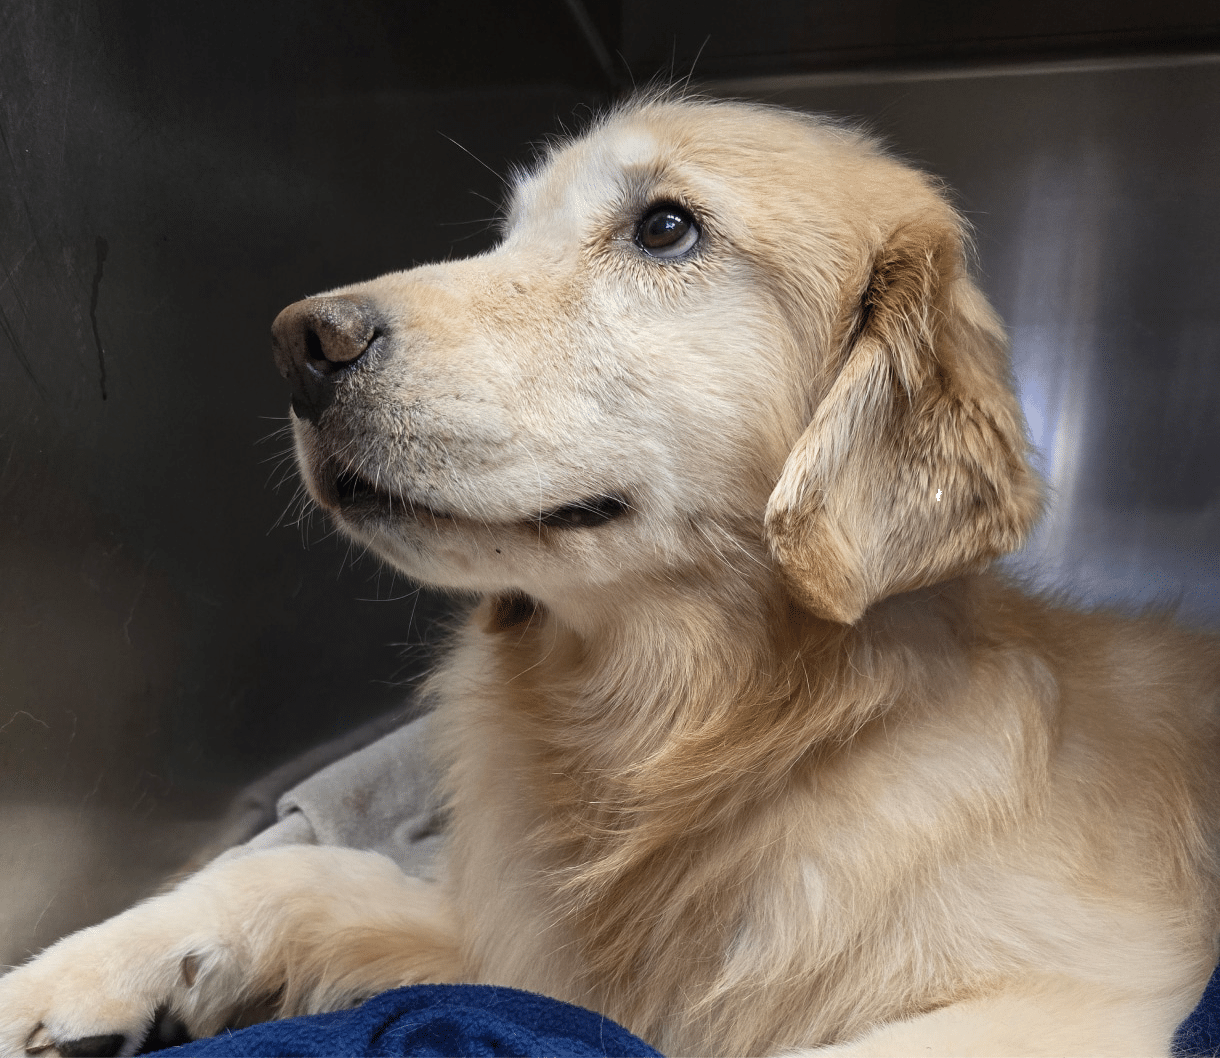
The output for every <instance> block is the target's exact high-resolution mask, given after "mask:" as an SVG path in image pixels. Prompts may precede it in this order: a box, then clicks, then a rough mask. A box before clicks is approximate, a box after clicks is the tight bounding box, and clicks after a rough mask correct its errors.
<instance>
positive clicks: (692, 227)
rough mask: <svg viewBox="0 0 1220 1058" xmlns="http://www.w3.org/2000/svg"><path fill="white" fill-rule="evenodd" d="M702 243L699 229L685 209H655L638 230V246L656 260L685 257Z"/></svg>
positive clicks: (636, 240)
mask: <svg viewBox="0 0 1220 1058" xmlns="http://www.w3.org/2000/svg"><path fill="white" fill-rule="evenodd" d="M698 241H699V226H698V225H697V224H696V223H695V220H694V218H693V217H692V216H691V215H690V214H689V213H687V212H686V210H684V209H683V208H682V207H681V206H673V205H664V206H655V207H653V208H652V209H650V210H649V211H648V212H647V213H645V214H644V216H643V218H642V219H641V220H640V223H639V227H637V228H636V229H635V244H636V245H637V246H638V247H639V248H640V249H641V250H643V251H644V252H645V253H646V254H649V255H650V256H652V257H661V258H666V259H669V258H673V257H681V256H682V255H683V254H685V253H688V252H689V251H690V250H691V249H692V248H693V247H694V245H695V243H697V242H698Z"/></svg>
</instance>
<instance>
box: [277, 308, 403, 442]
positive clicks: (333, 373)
mask: <svg viewBox="0 0 1220 1058" xmlns="http://www.w3.org/2000/svg"><path fill="white" fill-rule="evenodd" d="M383 332H384V326H383V324H382V322H381V318H380V316H379V315H378V314H377V313H376V312H375V311H374V309H373V307H372V306H371V305H370V304H369V303H368V302H367V301H364V300H363V299H361V298H357V297H349V296H346V295H342V294H341V295H338V296H335V297H325V298H306V299H305V300H304V301H298V302H296V303H295V304H293V305H289V306H288V308H286V309H284V311H283V312H281V313H280V314H279V315H278V316H277V317H276V318H275V322H274V323H273V324H272V325H271V349H272V353H273V355H274V356H275V365H276V367H278V368H279V371H280V374H281V375H283V376H284V378H285V379H287V380H288V384H289V385H290V386H291V387H292V410H293V411H294V412H295V413H296V415H297V417H298V418H301V419H307V420H308V421H309V422H311V423H314V424H315V425H316V424H317V421H318V418H319V417H320V416H321V414H322V412H324V411H325V410H326V409H327V407H329V405H330V403H331V401H332V400H334V396H335V387H336V384H337V383H338V382H339V381H340V380H341V379H342V378H343V376H344V375H345V374H346V373H347V372H349V371H351V370H352V369H353V368H354V367H355V366H356V365H357V364H358V363H360V361H361V359H362V358H363V357H364V356H365V354H367V353H368V352H369V350H370V349H371V348H372V347H373V344H374V343H375V342H376V341H377V339H378V338H380V337H381V335H382V334H383Z"/></svg>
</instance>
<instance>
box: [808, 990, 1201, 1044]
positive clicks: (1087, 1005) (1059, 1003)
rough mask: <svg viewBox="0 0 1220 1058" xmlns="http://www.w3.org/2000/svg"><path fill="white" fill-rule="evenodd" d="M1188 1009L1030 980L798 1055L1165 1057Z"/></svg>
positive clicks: (1169, 998) (1160, 998) (1164, 999)
mask: <svg viewBox="0 0 1220 1058" xmlns="http://www.w3.org/2000/svg"><path fill="white" fill-rule="evenodd" d="M1184 1005H1185V1008H1186V1009H1183V1006H1184ZM1189 1006H1190V1003H1189V1000H1185V1001H1184V999H1183V997H1182V995H1181V994H1179V993H1176V992H1175V993H1174V994H1173V995H1169V994H1168V993H1162V994H1159V995H1158V994H1155V993H1154V992H1152V991H1150V992H1149V994H1146V995H1138V996H1137V995H1130V994H1126V995H1117V994H1115V993H1114V992H1113V990H1111V989H1105V988H1102V987H1101V986H1099V985H1095V984H1088V983H1084V982H1076V981H1066V982H1059V983H1051V984H1046V985H1043V984H1038V983H1031V984H1030V986H1029V987H1027V988H1021V989H1013V990H1012V991H1011V992H1007V993H1001V994H996V995H991V996H986V997H982V998H979V999H972V1000H967V1001H964V1002H961V1003H952V1004H950V1005H949V1006H945V1007H941V1008H940V1009H939V1010H935V1011H932V1012H931V1013H928V1014H923V1015H920V1016H918V1017H914V1018H911V1019H910V1020H907V1021H897V1022H891V1023H889V1024H887V1025H882V1026H879V1027H878V1028H875V1029H872V1030H870V1031H869V1032H867V1033H865V1034H864V1036H862V1037H861V1038H860V1039H858V1040H855V1041H854V1042H852V1043H845V1044H839V1045H837V1046H833V1047H822V1048H818V1049H816V1050H811V1051H800V1052H797V1053H799V1055H800V1058H891V1056H893V1055H899V1054H901V1055H916V1054H926V1055H936V1056H938V1058H992V1056H1007V1058H1056V1056H1058V1058H1062V1056H1063V1055H1086V1054H1087V1055H1092V1056H1096V1058H1103V1056H1113V1058H1124V1056H1125V1058H1131V1056H1141V1058H1152V1056H1157V1055H1164V1056H1168V1054H1169V1048H1170V1041H1171V1037H1172V1035H1173V1030H1174V1028H1175V1027H1176V1026H1177V1024H1178V1023H1179V1022H1180V1021H1181V1019H1182V1018H1184V1017H1185V1016H1186V1014H1187V1013H1188V1012H1189ZM789 1058H796V1054H795V1053H794V1054H793V1055H790V1056H789Z"/></svg>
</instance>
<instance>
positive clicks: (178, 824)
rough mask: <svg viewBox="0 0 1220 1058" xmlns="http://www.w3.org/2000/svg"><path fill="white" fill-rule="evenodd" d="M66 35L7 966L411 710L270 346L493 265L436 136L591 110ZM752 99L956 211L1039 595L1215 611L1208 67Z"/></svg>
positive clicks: (818, 89)
mask: <svg viewBox="0 0 1220 1058" xmlns="http://www.w3.org/2000/svg"><path fill="white" fill-rule="evenodd" d="M59 6H60V5H39V4H35V3H17V4H14V5H10V6H9V7H6V8H4V9H3V10H2V11H0V19H3V22H2V23H0V29H2V30H3V32H0V132H2V133H3V143H2V144H0V151H2V152H3V153H2V154H0V848H2V849H3V850H4V855H3V856H2V857H0V893H2V894H3V896H2V897H0V962H2V961H5V960H13V959H17V958H20V957H22V956H23V955H24V954H25V953H26V952H27V951H29V950H31V949H34V948H36V947H38V946H39V945H41V944H43V943H46V942H47V941H49V940H51V939H53V938H54V937H56V936H58V935H60V934H61V933H62V932H64V931H65V930H67V929H70V928H73V927H75V926H78V925H82V924H85V923H87V922H89V921H91V920H94V919H96V918H98V917H100V916H102V915H105V914H108V913H111V912H112V911H114V910H117V909H118V908H120V907H121V906H123V905H124V904H126V903H127V902H129V901H130V900H132V899H134V898H135V897H137V896H139V895H141V894H142V893H143V892H144V891H146V890H147V888H148V887H149V886H150V885H152V884H155V882H156V881H157V880H158V879H159V878H160V876H161V875H162V874H163V873H164V872H165V871H166V870H169V869H172V868H173V867H175V866H176V865H177V864H178V863H179V862H180V861H181V860H182V858H184V857H185V856H186V855H187V854H188V852H189V851H190V850H191V848H192V847H193V846H194V845H195V844H196V843H197V842H199V841H200V840H201V839H202V837H203V836H205V835H206V834H207V833H208V831H209V828H210V826H211V825H212V821H213V820H214V819H215V818H216V816H217V814H218V813H219V811H220V810H221V808H222V807H223V805H224V803H225V801H226V799H227V798H228V797H229V796H230V795H231V794H232V793H233V792H234V791H236V790H237V789H238V788H239V787H240V786H241V785H242V784H243V783H245V782H248V781H249V780H251V779H253V778H254V777H256V776H257V775H259V774H261V773H262V772H264V771H265V770H267V769H269V768H271V767H272V766H274V765H276V764H277V763H279V762H280V761H281V760H283V759H285V758H287V757H288V756H290V755H291V754H293V753H296V752H299V751H300V750H302V749H304V748H305V747H306V746H308V745H310V744H312V743H314V742H317V741H319V740H321V739H325V738H328V737H331V736H333V735H335V734H337V733H338V732H340V731H341V730H344V729H346V728H349V727H351V726H353V725H355V724H357V723H359V722H361V721H363V720H366V719H367V718H368V717H371V716H374V715H378V714H380V713H382V712H383V711H384V710H387V709H392V708H393V707H394V706H395V703H397V702H398V701H399V700H400V697H401V690H400V688H399V687H398V686H397V685H396V684H397V681H399V680H400V679H401V678H402V677H404V676H406V675H407V674H409V673H410V672H411V671H412V670H413V663H412V659H411V656H408V657H406V658H404V657H403V656H402V654H401V652H400V651H398V650H397V649H396V648H395V647H393V646H392V644H395V643H401V642H405V641H411V642H415V643H418V642H419V641H421V640H426V639H427V638H428V637H429V636H431V635H433V634H434V633H433V631H432V628H433V625H432V616H433V615H434V614H435V612H436V610H435V604H434V603H433V602H432V601H431V600H428V599H423V598H417V597H415V596H413V595H411V594H410V592H409V588H408V587H407V586H406V585H404V584H403V583H402V582H401V581H394V580H393V579H391V578H388V577H381V578H379V577H378V575H377V574H376V572H375V570H374V567H373V566H371V565H370V564H367V563H364V562H362V561H361V560H360V559H359V557H358V556H355V557H352V556H348V555H347V553H346V548H345V547H344V546H343V545H342V544H341V543H338V542H336V541H334V540H331V539H328V538H327V536H326V532H325V528H324V527H323V526H322V525H321V524H315V526H314V528H313V531H312V532H306V531H303V530H302V529H300V528H298V527H297V526H295V525H292V524H288V525H284V524H282V522H281V515H282V514H283V512H284V510H285V508H288V509H289V512H290V517H289V522H290V523H291V520H292V519H291V510H292V508H291V504H290V501H291V495H292V488H291V486H288V487H286V488H281V489H279V490H278V491H277V490H276V489H275V487H274V481H275V480H276V477H277V472H276V470H275V469H274V460H275V457H276V456H277V455H278V454H279V453H280V452H281V451H282V449H283V448H284V445H283V443H282V442H279V441H271V442H268V443H264V442H263V441H262V438H264V437H266V435H268V434H269V433H271V432H272V431H274V429H275V428H276V427H277V425H278V424H279V423H278V421H277V420H279V417H281V416H282V415H283V414H284V407H285V401H284V396H283V393H282V390H281V385H280V381H279V379H278V378H277V377H276V375H275V373H274V371H273V369H272V368H271V367H270V363H269V358H268V355H267V349H266V339H265V335H266V330H267V325H268V323H269V322H270V320H271V318H272V317H273V316H274V314H275V312H276V311H277V310H278V309H279V308H280V307H281V306H282V305H284V304H286V303H287V302H289V301H291V300H294V299H295V298H297V297H299V296H301V295H303V294H306V293H309V292H312V291H316V290H319V289H324V288H326V287H328V286H330V285H333V284H336V283H339V282H343V281H346V280H349V279H358V278H362V277H365V276H368V275H372V274H374V273H377V272H380V271H384V270H386V269H388V268H392V267H400V266H404V265H409V264H411V263H412V262H413V261H415V260H425V259H430V258H435V257H438V256H444V255H445V254H447V253H449V252H453V253H463V252H465V251H466V250H467V249H475V248H478V247H479V246H480V245H484V244H485V243H486V239H487V236H486V234H485V233H482V228H481V225H480V224H479V223H477V218H481V217H485V216H487V214H488V213H489V212H490V207H489V206H487V205H486V203H484V202H481V201H479V200H478V199H475V198H472V197H471V196H470V194H469V193H468V192H469V190H471V189H473V190H475V191H477V192H478V193H479V194H483V195H487V196H490V197H492V198H495V197H497V196H498V194H499V188H498V186H497V184H496V181H495V180H494V178H493V177H492V176H491V175H490V174H488V173H486V172H485V171H484V170H482V169H481V168H480V166H479V165H478V164H477V163H476V162H474V161H472V160H471V159H470V158H469V157H467V156H466V155H465V154H463V153H462V152H461V151H459V150H458V149H457V148H454V147H452V146H450V145H449V144H448V143H446V141H444V140H443V139H441V138H440V137H439V136H438V135H437V130H440V131H443V132H445V133H448V134H449V135H451V136H453V137H454V138H455V139H457V140H459V141H461V142H462V143H463V144H464V145H465V146H467V147H470V148H471V149H472V151H473V152H474V153H475V154H477V155H479V156H480V157H481V158H483V159H484V160H485V161H487V162H488V164H489V165H491V166H492V167H493V168H501V167H502V166H503V165H504V163H505V161H506V160H507V159H508V158H510V157H512V158H518V159H519V158H521V157H522V156H523V155H522V153H521V151H520V145H521V144H523V143H525V142H526V141H528V140H530V139H535V138H537V137H538V136H540V135H543V134H545V133H549V132H551V131H552V130H553V129H554V128H555V127H556V124H557V120H556V119H557V117H560V118H567V117H568V116H569V115H570V114H571V112H572V110H573V109H574V107H575V106H576V104H577V103H578V102H580V101H581V100H582V99H584V98H588V97H587V96H582V95H581V94H580V93H578V92H576V91H574V90H567V89H556V88H537V89H530V88H528V87H526V86H522V85H518V86H517V87H516V88H514V89H512V90H511V91H493V90H491V89H477V90H475V89H471V90H456V89H454V90H448V89H447V90H444V91H441V90H433V91H424V90H421V89H411V90H397V91H390V90H389V88H387V86H386V84H385V83H383V82H384V79H383V80H382V81H381V82H378V83H377V84H376V85H375V86H374V87H376V88H377V90H376V91H371V90H368V86H366V87H365V88H364V89H361V88H359V87H353V85H356V84H358V81H359V79H358V78H351V79H349V81H348V82H345V81H344V80H343V78H342V77H340V76H338V75H337V74H334V75H327V76H326V77H323V78H322V79H321V81H320V83H319V85H318V86H316V87H315V88H314V89H312V90H311V89H310V88H309V86H308V85H306V84H304V83H303V82H292V83H285V82H283V81H282V80H276V79H275V78H273V77H267V78H262V79H260V78H261V75H259V76H254V75H251V74H248V73H247V74H244V75H240V76H239V74H240V71H235V70H234V69H232V68H230V67H231V66H232V64H233V63H234V62H236V61H237V59H235V58H234V54H229V53H227V52H225V51H224V49H223V47H221V45H216V46H217V47H218V48H220V51H219V52H218V53H217V55H215V56H212V55H211V54H210V53H208V54H202V53H201V54H195V55H193V56H192V58H191V62H190V63H188V64H187V68H186V69H184V70H179V69H177V66H176V64H175V63H174V61H172V60H171V59H164V58H163V59H162V60H161V61H160V62H159V63H157V62H153V61H152V60H150V59H149V58H148V56H147V55H146V54H145V53H144V52H142V51H141V48H145V49H147V48H149V47H152V45H151V44H149V43H148V42H144V43H143V44H142V43H141V39H140V38H139V36H138V34H137V35H136V36H135V37H132V36H131V35H130V34H125V33H123V32H122V29H123V27H118V28H117V29H116V28H115V27H114V26H110V25H108V24H107V23H106V21H105V17H104V15H103V14H102V13H100V12H102V11H103V8H102V7H100V6H99V7H93V6H91V5H90V4H87V3H86V4H82V5H80V6H79V7H78V8H74V9H73V10H71V11H69V10H66V6H65V10H58V8H59ZM247 28H248V27H247ZM212 43H213V44H216V41H215V40H213V41H212ZM235 54H236V53H235ZM226 56H227V60H226ZM213 58H214V59H215V61H216V62H217V63H218V64H219V66H218V68H217V70H216V71H212V69H211V68H210V67H209V62H211V61H212V60H213ZM238 58H240V59H241V61H242V62H244V63H253V64H255V65H256V64H257V55H255V54H252V53H247V52H241V53H240V54H239V55H238ZM225 61H227V62H228V63H229V67H226V66H225ZM321 72H322V73H325V72H326V71H321ZM214 73H215V75H213V74H214ZM733 90H734V91H737V92H742V91H746V90H750V91H756V92H759V91H761V92H763V93H764V94H767V95H769V96H770V97H772V98H776V99H778V100H780V101H786V102H789V103H793V104H797V105H805V106H809V107H811V108H814V109H824V110H825V109H829V110H832V111H837V112H840V113H844V114H851V115H856V116H862V117H865V118H867V119H868V120H869V121H871V122H872V123H873V124H874V126H875V127H877V128H878V129H880V130H881V131H883V132H885V133H886V134H887V135H889V136H890V137H891V138H892V140H893V142H894V143H895V144H896V145H897V146H898V147H899V149H901V150H902V151H904V152H905V153H907V154H909V155H910V156H912V157H915V158H917V159H919V160H921V161H923V162H924V163H926V164H927V165H928V166H929V168H932V169H934V170H936V171H937V172H939V173H941V174H942V175H944V176H945V177H946V178H947V179H948V181H949V182H950V184H952V185H953V186H955V187H956V188H957V190H958V192H959V194H960V196H961V203H962V205H963V207H964V208H965V209H966V210H967V211H968V212H969V214H970V216H971V219H972V220H973V221H974V223H975V225H976V227H977V230H978V242H979V251H980V257H981V261H982V269H983V283H984V286H985V287H986V288H987V289H988V291H989V292H990V293H991V295H992V297H993V298H994V300H995V302H996V304H997V306H998V307H999V308H1000V310H1001V312H1002V313H1003V314H1004V315H1005V316H1006V317H1007V319H1008V320H1009V322H1010V324H1011V326H1012V331H1013V338H1014V344H1015V349H1016V359H1017V369H1018V373H1019V375H1020V378H1021V382H1022V386H1023V390H1024V396H1025V401H1026V406H1027V409H1028V410H1029V413H1030V419H1031V423H1032V425H1033V429H1034V433H1035V437H1036V439H1037V440H1038V442H1039V443H1040V445H1041V446H1042V448H1043V450H1044V452H1045V454H1046V462H1047V470H1048V473H1049V476H1050V477H1051V478H1052V480H1053V481H1054V483H1055V486H1056V490H1057V493H1058V497H1057V508H1056V509H1057V512H1058V513H1057V515H1056V516H1055V517H1054V518H1053V519H1051V520H1050V521H1049V522H1048V523H1047V528H1046V529H1045V531H1044V532H1043V534H1042V536H1040V538H1039V540H1038V541H1037V542H1036V543H1035V545H1034V547H1033V548H1032V549H1031V551H1030V553H1029V556H1028V557H1027V558H1026V568H1028V569H1030V570H1032V571H1033V572H1034V573H1035V574H1036V575H1037V576H1039V577H1041V578H1043V579H1044V580H1045V581H1047V582H1060V581H1062V580H1063V579H1066V580H1067V581H1069V582H1070V583H1071V584H1072V585H1073V586H1074V587H1075V588H1076V589H1077V590H1078V591H1079V592H1080V593H1081V594H1083V595H1084V596H1086V597H1089V598H1093V599H1107V598H1114V597H1116V596H1123V597H1128V598H1138V599H1150V598H1154V597H1156V598H1170V599H1172V598H1175V597H1180V598H1181V600H1182V602H1183V605H1184V608H1185V610H1186V611H1187V613H1189V614H1190V615H1192V616H1200V617H1205V618H1210V619H1211V620H1213V621H1214V620H1216V619H1217V617H1218V616H1220V611H1218V607H1217V590H1216V589H1217V569H1216V555H1217V537H1218V535H1220V534H1218V533H1217V529H1218V528H1220V500H1218V483H1217V462H1218V460H1220V433H1218V431H1220V425H1218V423H1220V417H1218V416H1216V415H1215V413H1214V411H1213V409H1214V406H1215V403H1216V397H1217V394H1220V377H1218V373H1220V353H1218V351H1217V342H1218V331H1220V328H1218V319H1217V317H1218V314H1220V308H1218V306H1220V298H1217V296H1216V291H1217V289H1218V288H1220V284H1218V283H1217V280H1218V279H1220V275H1218V274H1217V272H1218V265H1217V259H1216V254H1215V250H1214V247H1215V246H1217V245H1220V230H1218V228H1220V217H1218V216H1217V195H1216V191H1215V189H1216V188H1218V187H1220V158H1218V150H1220V147H1218V138H1217V133H1216V131H1215V121H1214V119H1213V115H1214V114H1215V113H1217V112H1218V108H1220V78H1218V77H1217V67H1215V66H1211V65H1207V64H1200V63H1199V62H1192V63H1190V64H1179V65H1170V66H1165V67H1161V68H1145V69H1135V68H1131V69H1123V70H1110V71H1100V70H1093V71H1087V72H1081V73H1070V74H1068V73H1054V72H1043V73H1039V74H1025V75H1021V76H1017V75H1015V74H1013V73H1012V71H1008V72H1007V73H1005V75H1004V76H998V77H975V78H940V79H938V78H925V79H923V80H919V81H878V80H874V81H861V80H857V81H854V82H843V81H842V80H840V81H837V82H835V81H827V80H822V81H813V80H806V81H805V82H802V83H801V84H796V83H788V84H786V85H785V86H783V88H782V90H781V89H779V88H777V87H776V86H774V85H771V86H769V87H765V88H760V86H758V85H754V86H752V87H751V86H742V85H736V86H733ZM451 221H467V222H469V221H476V222H475V223H468V224H464V225H460V226H458V227H456V228H455V227H447V226H444V225H445V224H447V223H448V222H451ZM268 460H270V461H271V462H270V463H268V462H267V461H268ZM303 536H304V537H305V538H307V539H308V540H309V542H310V543H311V546H310V547H309V548H308V549H306V548H303V547H302V546H301V539H302V537H303ZM340 567H346V568H344V570H343V572H342V573H340V572H339V570H340ZM373 598H376V599H381V600H390V599H396V600H397V602H394V603H387V602H385V601H383V602H380V603H373V602H367V601H362V600H367V599H373ZM411 653H412V654H415V655H417V654H418V650H416V649H414V648H413V650H412V652H411Z"/></svg>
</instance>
